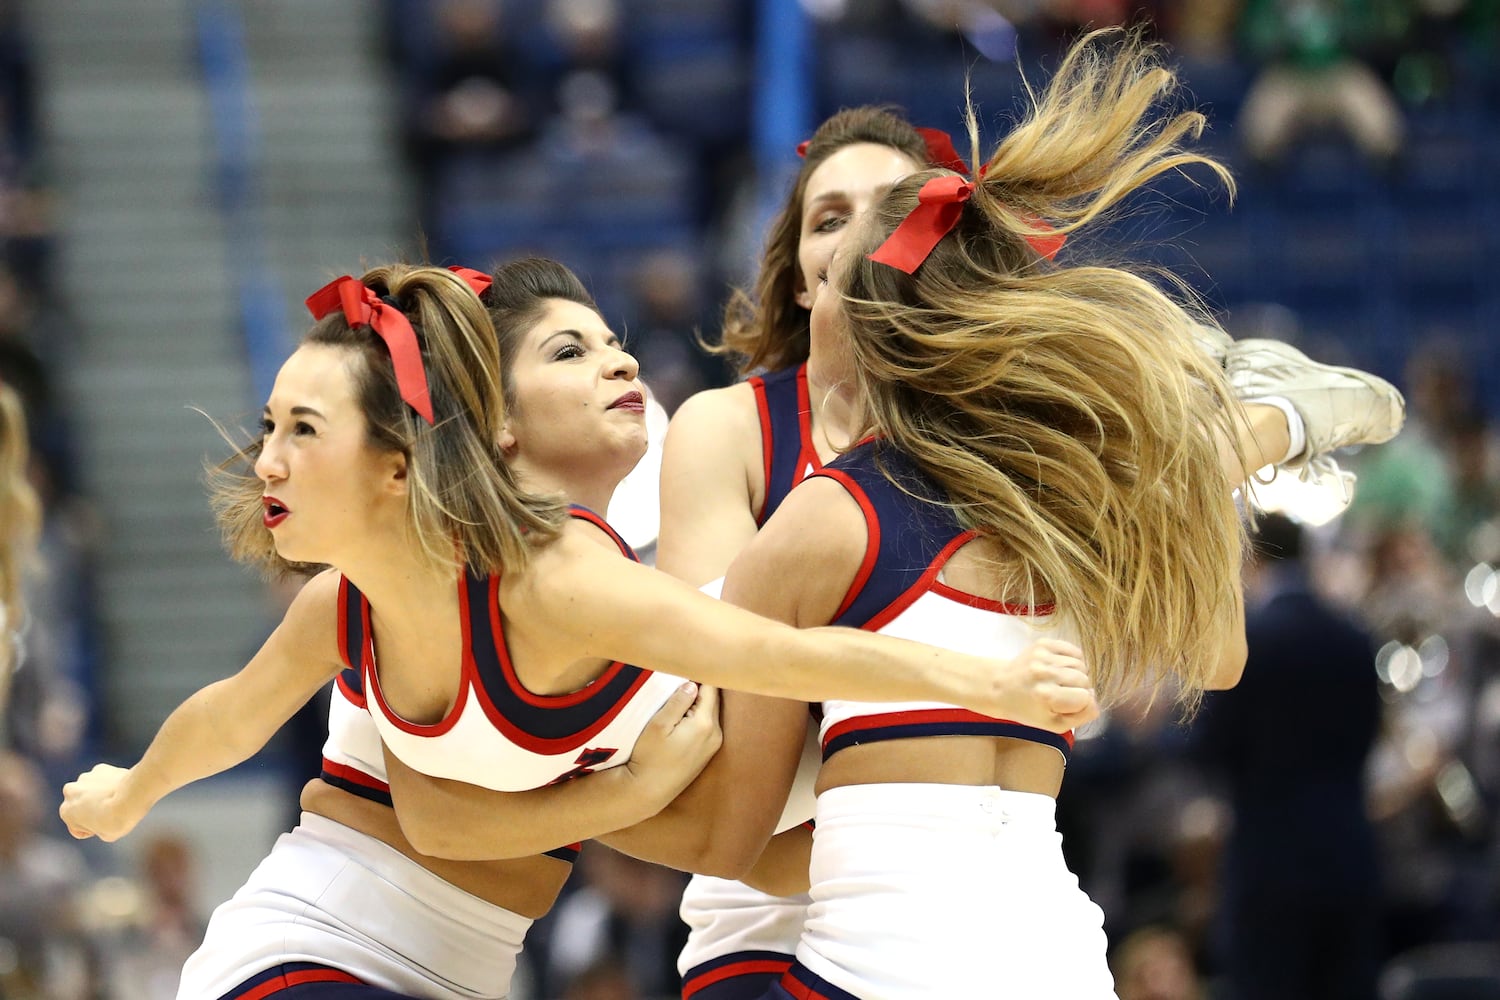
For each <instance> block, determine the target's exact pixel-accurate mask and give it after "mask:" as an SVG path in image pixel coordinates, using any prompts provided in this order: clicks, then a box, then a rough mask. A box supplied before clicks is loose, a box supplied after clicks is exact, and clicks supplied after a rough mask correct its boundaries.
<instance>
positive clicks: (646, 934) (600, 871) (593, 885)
mask: <svg viewBox="0 0 1500 1000" xmlns="http://www.w3.org/2000/svg"><path fill="white" fill-rule="evenodd" d="M581 868H582V871H583V877H584V885H583V886H582V887H581V888H579V889H578V890H577V891H576V892H574V893H572V894H571V895H569V896H567V897H566V898H564V899H563V900H562V901H560V902H559V903H558V904H557V906H556V907H554V908H553V911H552V914H551V915H550V916H549V922H550V923H551V925H552V926H551V947H550V949H549V955H548V966H547V969H546V974H545V976H544V977H542V978H543V979H544V982H545V983H552V984H557V983H573V982H574V981H575V980H576V979H577V978H578V977H580V976H582V975H583V974H584V973H585V971H586V970H589V969H591V968H593V967H595V966H596V965H598V964H599V963H601V962H615V963H619V964H620V965H622V966H623V968H624V969H625V971H626V974H627V977H628V980H627V981H628V983H629V985H630V986H631V987H632V988H633V989H634V991H635V992H636V993H637V994H640V995H644V996H670V995H675V994H676V993H677V992H678V987H679V980H678V976H677V954H678V952H680V951H681V950H682V946H683V944H685V943H686V941H687V927H686V925H684V924H683V923H682V921H681V920H680V919H678V916H677V903H678V900H679V899H681V897H682V887H683V885H684V884H685V882H686V878H685V877H684V876H683V875H682V873H681V872H675V871H672V870H671V869H669V868H662V867H659V866H657V865H652V864H647V863H646V862H644V861H637V860H636V859H634V858H631V857H627V856H626V855H624V854H620V853H618V852H616V851H612V850H610V849H609V848H607V847H605V846H604V845H602V844H597V843H591V844H588V845H586V846H585V848H584V852H583V856H582V859H581ZM528 947H529V945H528ZM614 978H618V977H614ZM599 988H600V989H603V987H602V986H600V987H599ZM603 995H605V996H611V997H613V994H609V993H606V994H603ZM625 995H626V996H629V995H630V994H625Z"/></svg>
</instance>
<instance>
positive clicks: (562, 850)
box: [542, 844, 582, 865]
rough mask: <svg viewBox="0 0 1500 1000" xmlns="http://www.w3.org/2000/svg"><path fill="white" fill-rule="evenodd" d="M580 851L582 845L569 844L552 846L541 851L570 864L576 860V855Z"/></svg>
mask: <svg viewBox="0 0 1500 1000" xmlns="http://www.w3.org/2000/svg"><path fill="white" fill-rule="evenodd" d="M581 851H582V845H580V844H569V845H568V846H567V847H554V848H552V850H550V851H543V852H542V853H543V854H545V855H546V856H547V857H549V858H556V859H557V860H559V861H566V862H567V863H568V864H570V865H571V864H572V863H573V862H575V861H577V860H578V855H579V854H580V853H581Z"/></svg>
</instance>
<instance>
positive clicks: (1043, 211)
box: [839, 30, 1244, 704]
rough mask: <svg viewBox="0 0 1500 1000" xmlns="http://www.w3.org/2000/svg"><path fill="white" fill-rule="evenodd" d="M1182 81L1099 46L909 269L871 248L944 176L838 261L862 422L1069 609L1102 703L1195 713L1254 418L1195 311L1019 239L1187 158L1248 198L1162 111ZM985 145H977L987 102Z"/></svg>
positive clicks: (1071, 223)
mask: <svg viewBox="0 0 1500 1000" xmlns="http://www.w3.org/2000/svg"><path fill="white" fill-rule="evenodd" d="M1173 86H1174V80H1173V76H1172V74H1171V73H1170V72H1169V71H1168V70H1166V69H1164V68H1163V67H1162V66H1160V65H1159V64H1158V62H1157V61H1156V56H1155V51H1154V47H1153V46H1151V45H1149V44H1148V43H1146V42H1145V41H1144V40H1143V39H1142V38H1141V37H1140V36H1139V35H1138V34H1136V33H1127V32H1121V31H1118V30H1106V31H1098V32H1094V33H1091V34H1089V35H1087V36H1085V37H1084V38H1082V39H1080V40H1079V41H1078V42H1077V43H1075V45H1074V46H1073V48H1072V49H1071V50H1070V51H1069V52H1068V54H1067V56H1066V58H1065V59H1064V61H1063V62H1062V64H1061V66H1060V67H1059V69H1058V71H1057V73H1056V74H1055V75H1054V77H1053V78H1052V80H1051V81H1050V82H1049V83H1048V84H1047V86H1046V87H1045V88H1044V89H1043V90H1042V92H1041V93H1040V94H1036V93H1033V94H1032V95H1031V107H1030V109H1029V113H1028V114H1027V115H1026V117H1025V118H1024V119H1023V120H1022V121H1021V122H1020V123H1019V124H1018V125H1017V126H1016V128H1015V129H1014V130H1013V131H1012V132H1011V133H1010V134H1009V135H1008V136H1007V137H1006V139H1005V140H1004V141H1003V142H1002V143H1001V144H1000V147H999V148H998V149H997V150H996V152H995V154H994V155H993V156H992V157H990V159H989V161H988V164H987V166H986V168H985V172H984V175H983V177H982V178H981V179H980V180H978V181H977V182H976V184H975V190H974V191H973V194H972V197H971V199H970V200H969V201H968V202H967V203H966V204H965V205H964V206H963V209H962V211H961V215H960V218H959V221H958V223H957V225H956V227H955V228H954V229H953V230H952V231H951V232H950V233H949V234H948V235H947V236H946V237H944V238H943V239H942V240H941V241H940V242H939V243H938V245H937V246H936V248H935V249H934V250H933V251H932V253H931V255H930V256H929V257H927V259H926V261H925V263H923V264H922V265H921V266H920V267H918V268H917V269H916V270H915V273H914V274H911V275H908V274H906V273H904V272H902V271H899V270H897V269H896V268H893V267H889V266H886V265H884V264H880V263H876V262H874V261H871V260H869V259H868V257H867V255H868V254H869V253H871V252H873V251H874V250H875V249H876V248H877V247H878V246H879V245H880V244H881V243H882V242H883V241H884V240H885V239H886V238H887V237H888V236H889V235H890V234H891V233H892V232H893V231H894V230H895V229H896V227H897V226H898V225H899V224H900V223H901V222H902V221H903V220H904V219H905V218H906V216H907V215H908V214H909V213H910V212H911V210H912V209H913V208H914V207H916V205H917V203H918V198H917V196H918V191H919V190H920V189H921V187H922V186H923V184H924V183H925V182H927V181H929V180H931V179H933V178H934V177H937V176H942V175H943V174H944V173H945V172H944V171H934V170H928V171H924V172H922V173H920V174H916V175H913V176H911V177H908V178H905V179H903V180H902V181H900V182H899V183H897V184H896V185H895V186H894V187H893V188H892V190H891V191H890V192H889V193H888V195H887V196H886V197H885V198H884V199H883V200H882V201H881V203H880V204H879V205H877V206H876V207H875V208H874V209H873V210H872V212H871V214H870V216H869V217H868V218H867V220H865V222H864V223H863V224H862V225H860V227H859V228H858V230H857V231H856V232H855V233H852V234H851V235H850V238H849V240H848V241H847V242H846V243H845V244H844V246H843V248H841V250H840V251H839V253H840V255H841V256H842V255H845V254H847V256H846V257H845V259H844V261H843V263H844V264H845V265H846V266H845V267H844V268H843V270H842V274H843V282H844V287H843V294H844V299H845V309H846V314H847V316H848V319H849V326H850V330H849V334H850V336H849V339H850V341H851V344H852V348H851V349H852V353H853V358H854V364H855V368H856V371H857V378H858V385H859V389H860V391H861V393H862V395H863V398H864V400H865V401H866V405H867V409H868V412H867V419H868V421H869V424H870V426H869V427H868V428H867V430H870V431H873V432H876V433H879V434H883V435H885V436H886V437H887V438H889V440H890V441H891V442H892V443H893V444H894V445H896V446H897V447H898V448H900V449H901V450H903V451H905V452H906V453H907V454H909V455H910V456H911V457H912V458H914V459H915V460H916V461H917V462H918V463H919V464H920V465H921V466H922V467H923V469H924V470H926V471H927V473H928V474H930V475H931V476H933V477H934V478H935V479H936V480H937V481H938V482H939V483H940V484H941V485H942V486H943V487H944V488H945V490H946V491H947V494H948V498H949V500H950V501H951V503H953V504H954V505H955V506H956V507H957V508H958V510H959V511H960V516H961V517H962V518H963V519H964V520H965V521H966V522H967V523H968V524H970V525H971V526H972V527H975V528H977V529H979V530H980V531H981V532H982V533H983V534H984V535H985V536H987V537H989V538H992V539H995V540H996V541H997V542H998V543H999V544H1000V546H1001V548H1002V551H1003V552H1004V553H1005V556H1004V560H1003V563H1002V565H1000V566H998V567H997V571H998V572H1000V573H1001V574H1002V582H1003V584H1004V585H1006V586H1007V587H1008V588H1013V590H1012V593H1013V594H1015V595H1016V596H1018V597H1022V598H1029V599H1032V600H1034V601H1035V600H1050V601H1055V602H1056V605H1057V607H1058V609H1059V612H1060V615H1059V617H1060V618H1065V619H1066V620H1067V621H1069V622H1070V624H1071V625H1073V626H1074V627H1076V628H1077V629H1078V630H1079V634H1080V636H1081V639H1082V645H1083V648H1084V651H1085V654H1086V656H1087V659H1088V662H1089V664H1090V670H1091V673H1092V675H1093V677H1094V680H1095V683H1096V685H1097V687H1098V690H1099V692H1100V694H1101V696H1102V697H1103V698H1105V699H1113V698H1115V697H1117V696H1119V695H1121V694H1123V693H1125V692H1127V691H1131V690H1137V689H1140V688H1142V687H1145V688H1147V689H1149V690H1151V691H1152V692H1153V693H1154V692H1155V691H1157V690H1159V689H1160V688H1161V686H1162V685H1163V683H1164V682H1166V681H1168V680H1172V681H1175V682H1176V684H1177V687H1178V692H1179V694H1180V696H1181V697H1182V699H1183V700H1184V701H1185V702H1187V703H1189V704H1191V703H1193V702H1194V701H1195V700H1196V697H1197V694H1198V693H1199V692H1201V690H1202V688H1203V685H1204V682H1205V680H1206V678H1207V676H1208V674H1209V672H1210V671H1211V670H1212V669H1213V668H1214V667H1215V665H1216V664H1217V660H1218V657H1219V655H1220V654H1219V651H1220V647H1221V640H1220V639H1219V638H1218V637H1217V636H1218V632H1217V630H1215V629H1214V628H1211V627H1208V623H1210V622H1213V621H1215V620H1216V619H1219V620H1222V619H1220V617H1219V616H1226V615H1229V614H1231V613H1232V611H1233V609H1234V607H1235V602H1236V600H1237V588H1238V578H1239V572H1240V558H1241V552H1242V550H1243V547H1244V529H1243V527H1242V525H1241V523H1240V519H1239V515H1238V513H1237V511H1236V508H1235V506H1234V503H1233V500H1232V498H1231V493H1230V489H1231V485H1232V484H1230V483H1229V482H1228V481H1227V480H1226V477H1225V474H1224V472H1223V471H1222V469H1221V464H1220V458H1219V455H1220V453H1219V449H1218V445H1217V444H1216V442H1215V438H1214V435H1215V433H1217V432H1219V431H1222V432H1223V433H1224V434H1226V436H1227V437H1228V439H1229V440H1231V441H1233V440H1234V439H1235V438H1234V435H1233V433H1232V421H1231V416H1232V414H1234V413H1235V412H1236V407H1237V406H1238V404H1237V403H1236V402H1235V401H1234V399H1233V398H1232V397H1231V395H1230V393H1229V390H1228V387H1227V385H1226V383H1225V381H1224V377H1223V373H1222V372H1221V371H1220V370H1219V369H1218V367H1217V366H1216V365H1214V364H1213V363H1212V361H1211V360H1210V359H1209V358H1208V357H1207V356H1206V355H1204V354H1202V353H1200V352H1199V351H1198V350H1197V349H1196V348H1195V347H1194V342H1193V337H1192V333H1191V331H1192V330H1193V328H1194V325H1195V323H1197V322H1201V318H1198V319H1195V318H1194V317H1193V316H1190V315H1189V313H1188V311H1187V310H1186V309H1185V308H1184V307H1183V306H1181V305H1179V304H1178V303H1177V302H1176V301H1174V299H1173V298H1172V297H1170V296H1169V295H1167V294H1166V293H1164V292H1163V291H1162V290H1161V289H1160V288H1158V287H1157V286H1156V285H1155V284H1153V283H1152V282H1151V281H1149V280H1147V279H1146V278H1144V277H1141V276H1139V275H1137V274H1133V273H1131V272H1129V271H1127V270H1124V269H1122V268H1119V267H1105V266H1084V265H1082V264H1072V265H1068V266H1064V265H1061V264H1054V263H1052V262H1050V261H1048V260H1045V259H1043V258H1042V257H1041V256H1040V255H1039V253H1038V252H1037V250H1036V249H1035V248H1033V247H1032V246H1031V245H1030V244H1029V243H1028V241H1027V237H1029V236H1031V237H1034V236H1038V235H1042V234H1043V233H1044V232H1045V226H1044V225H1043V224H1042V223H1041V221H1040V220H1047V221H1049V222H1050V223H1051V225H1053V226H1055V227H1056V228H1057V229H1058V230H1060V231H1062V232H1072V231H1074V230H1076V229H1078V228H1079V227H1082V226H1085V225H1087V224H1090V223H1093V222H1095V221H1096V220H1098V219H1099V218H1101V217H1102V216H1103V215H1104V214H1105V213H1107V212H1108V210H1110V209H1111V208H1112V207H1115V206H1117V205H1118V204H1119V202H1120V201H1121V199H1123V198H1124V197H1125V196H1126V195H1128V194H1129V193H1131V192H1132V191H1135V190H1137V189H1138V188H1140V187H1141V186H1142V185H1143V184H1145V183H1147V182H1148V181H1150V180H1151V178H1153V177H1155V176H1157V175H1159V174H1161V173H1163V172H1164V171H1167V170H1172V169H1174V168H1178V167H1183V166H1188V165H1201V166H1204V167H1206V168H1207V169H1208V170H1209V171H1210V172H1211V173H1213V174H1214V175H1216V176H1217V177H1218V178H1219V179H1220V180H1222V181H1223V182H1224V183H1225V184H1226V185H1229V186H1230V187H1231V189H1232V181H1231V179H1230V178H1229V176H1228V173H1227V172H1226V171H1225V169H1224V168H1223V167H1222V166H1220V165H1219V164H1218V163H1216V162H1214V161H1213V160H1211V159H1209V158H1207V157H1204V156H1201V155H1198V154H1195V153H1191V152H1187V151H1185V150H1184V149H1183V148H1182V145H1181V144H1182V142H1183V141H1184V140H1185V139H1187V138H1189V137H1192V136H1196V135H1197V133H1198V132H1199V131H1200V130H1201V128H1202V124H1203V119H1202V116H1201V115H1198V114H1196V113H1192V112H1186V113H1170V112H1155V111H1154V110H1153V109H1155V108H1156V105H1157V102H1158V100H1159V99H1160V98H1162V97H1165V96H1169V95H1171V93H1172V92H1173ZM969 133H970V139H971V141H972V142H973V144H974V147H975V149H976V151H977V149H978V146H979V138H978V128H977V124H976V122H975V120H974V115H973V112H972V110H971V111H970V114H969ZM1063 253H1064V256H1063V260H1064V261H1066V259H1067V256H1066V255H1067V253H1068V251H1067V250H1064V251H1063Z"/></svg>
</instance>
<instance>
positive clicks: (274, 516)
mask: <svg viewBox="0 0 1500 1000" xmlns="http://www.w3.org/2000/svg"><path fill="white" fill-rule="evenodd" d="M261 503H262V504H264V505H265V508H266V512H265V515H264V517H262V519H261V520H262V521H263V522H264V523H265V526H266V527H267V528H274V527H276V526H277V525H278V524H280V523H281V522H282V521H285V520H286V519H287V517H288V516H290V515H291V513H292V512H291V511H290V510H288V509H287V506H286V504H284V503H282V502H281V501H280V500H277V499H276V498H275V497H262V498H261Z"/></svg>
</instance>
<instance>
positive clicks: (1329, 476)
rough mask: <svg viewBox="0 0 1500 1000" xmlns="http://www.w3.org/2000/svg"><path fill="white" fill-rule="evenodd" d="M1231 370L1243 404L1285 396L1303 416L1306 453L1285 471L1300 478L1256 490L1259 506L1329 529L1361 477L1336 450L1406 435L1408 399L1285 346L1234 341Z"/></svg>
mask: <svg viewBox="0 0 1500 1000" xmlns="http://www.w3.org/2000/svg"><path fill="white" fill-rule="evenodd" d="M1224 367H1225V371H1226V372H1227V374H1228V376H1229V382H1230V385H1231V386H1232V387H1233V389H1234V394H1235V395H1236V396H1237V397H1239V398H1240V399H1261V398H1265V397H1267V396H1279V397H1281V398H1282V399H1285V400H1287V402H1289V403H1290V404H1291V405H1292V407H1293V408H1294V409H1295V410H1296V411H1297V414H1298V415H1299V416H1300V417H1301V418H1302V423H1303V427H1304V430H1305V433H1306V435H1307V447H1306V448H1304V449H1303V451H1302V453H1301V454H1300V455H1296V456H1293V457H1292V458H1290V459H1288V460H1287V461H1285V462H1282V463H1280V467H1281V468H1284V469H1287V470H1289V471H1294V472H1295V473H1296V476H1295V479H1291V480H1289V479H1287V478H1283V477H1278V476H1274V472H1275V470H1274V469H1273V470H1272V472H1273V476H1272V479H1271V481H1270V482H1266V481H1264V480H1262V481H1261V484H1260V485H1258V486H1257V487H1256V488H1255V489H1254V491H1253V492H1254V496H1255V503H1256V506H1258V507H1260V508H1261V509H1263V510H1280V511H1282V512H1283V513H1286V514H1288V515H1290V516H1292V517H1295V518H1296V519H1297V520H1300V521H1302V522H1303V523H1305V524H1313V525H1317V524H1324V523H1326V522H1327V521H1330V520H1332V519H1333V518H1335V517H1337V516H1338V515H1339V514H1341V513H1343V512H1344V510H1345V509H1346V508H1347V507H1348V506H1349V504H1350V503H1351V502H1352V501H1353V499H1354V482H1355V478H1354V473H1352V472H1348V471H1345V470H1344V469H1342V468H1340V467H1339V464H1338V462H1337V461H1336V460H1335V459H1334V458H1333V456H1332V455H1330V454H1329V452H1332V451H1334V450H1335V449H1338V448H1346V447H1349V446H1351V445H1358V444H1381V443H1382V442H1385V441H1389V440H1390V439H1391V438H1393V437H1395V436H1396V433H1397V432H1398V431H1400V430H1401V425H1402V423H1403V422H1404V421H1405V419H1406V400H1405V399H1403V398H1402V396H1401V393H1400V392H1399V391H1398V390H1397V389H1396V387H1395V386H1393V385H1391V384H1390V383H1389V382H1387V381H1386V380H1385V379H1382V378H1377V377H1376V376H1374V375H1371V374H1370V373H1368V372H1363V371H1360V370H1358V369H1356V368H1340V367H1337V366H1335V365H1325V364H1322V363H1320V362H1317V361H1314V360H1312V359H1311V358H1309V357H1308V356H1307V355H1305V354H1303V353H1302V352H1301V351H1299V350H1297V349H1296V348H1295V347H1292V346H1291V345H1290V344H1286V343H1283V342H1281V341H1279V340H1264V339H1256V338H1252V339H1247V340H1239V341H1232V342H1231V343H1230V344H1229V345H1228V347H1227V349H1226V352H1225V363H1224Z"/></svg>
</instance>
